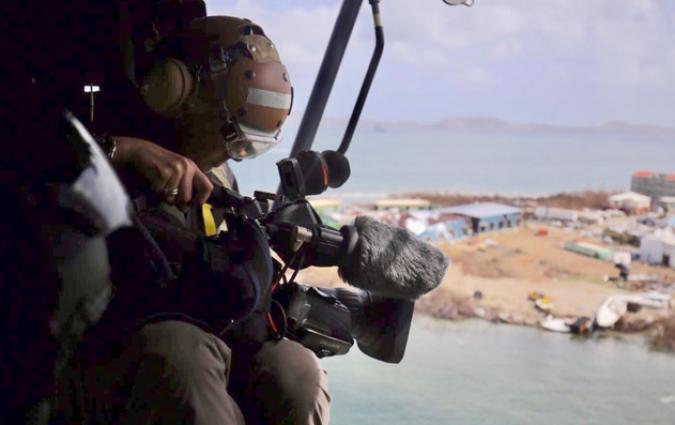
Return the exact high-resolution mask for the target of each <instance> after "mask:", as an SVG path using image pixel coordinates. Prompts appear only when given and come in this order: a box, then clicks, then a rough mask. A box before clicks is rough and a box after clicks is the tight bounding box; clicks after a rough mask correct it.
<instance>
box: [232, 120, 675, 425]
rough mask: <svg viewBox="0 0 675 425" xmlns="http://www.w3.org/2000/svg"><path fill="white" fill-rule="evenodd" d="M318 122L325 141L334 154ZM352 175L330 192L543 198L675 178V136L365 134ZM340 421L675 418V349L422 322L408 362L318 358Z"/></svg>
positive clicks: (269, 174)
mask: <svg viewBox="0 0 675 425" xmlns="http://www.w3.org/2000/svg"><path fill="white" fill-rule="evenodd" d="M292 136H293V135H292V134H290V137H288V139H287V141H286V142H285V144H282V145H280V146H279V147H277V148H275V149H274V150H273V151H271V152H270V153H267V154H265V155H264V156H262V157H261V158H259V159H256V160H254V161H244V162H241V163H238V164H235V165H234V169H235V173H236V174H237V176H238V179H239V182H240V186H241V190H242V192H243V193H245V194H251V193H252V192H253V190H256V189H262V190H268V191H274V190H276V187H277V185H278V181H279V180H278V177H277V174H276V168H275V166H274V164H275V162H276V161H278V160H279V159H281V158H284V157H286V156H287V155H288V153H289V150H290V146H291V144H292V140H293V138H292ZM340 137H341V132H339V131H337V130H335V129H326V130H322V131H321V132H320V133H319V136H318V138H317V140H318V142H317V144H316V146H315V149H318V150H323V149H335V148H336V147H337V146H338V142H339V140H340ZM348 157H349V158H350V161H351V168H352V177H351V179H350V180H349V181H348V182H347V184H345V185H344V186H343V187H342V188H340V189H338V190H333V191H329V192H328V193H327V195H328V196H341V197H350V196H354V194H364V193H366V194H370V195H371V196H372V195H375V196H378V195H385V194H389V193H401V192H432V191H439V192H461V193H475V194H494V193H499V194H504V195H541V194H552V193H557V192H563V191H580V190H586V189H593V190H627V189H629V187H630V177H631V174H632V173H633V172H634V171H636V170H640V169H650V170H655V171H663V172H675V162H673V158H675V140H663V139H651V140H650V139H646V138H626V137H620V136H616V137H610V136H606V135H605V136H600V135H592V134H569V135H561V134H555V135H552V134H527V135H512V134H511V135H496V134H470V133H459V132H443V131H432V130H424V131H420V130H405V131H392V130H385V131H374V130H362V131H357V133H356V135H355V137H354V142H353V147H352V148H351V149H350V152H349V153H348ZM322 364H323V366H324V367H325V368H326V369H327V371H328V376H329V385H330V389H331V394H332V396H333V408H332V413H331V414H332V420H331V423H332V424H333V425H351V424H373V425H378V424H381V425H404V424H405V425H407V424H415V425H423V424H467V425H468V424H472V425H473V424H486V425H492V424H494V425H510V424H513V425H528V424H532V425H541V424H551V425H564V424H575V425H576V424H612V425H620V424H626V425H634V424H650V425H660V424H671V425H672V424H675V355H672V354H666V353H660V352H653V351H650V350H649V348H648V347H647V345H646V343H645V340H644V338H643V337H642V336H635V335H633V336H626V335H621V336H618V335H607V334H602V335H600V334H598V335H594V336H592V337H590V338H588V339H584V338H578V337H573V336H569V335H564V334H553V333H548V332H544V331H542V330H539V329H534V328H525V327H518V326H506V325H495V324H491V323H486V322H479V321H467V322H441V321H435V320H431V319H425V318H421V317H417V318H416V320H415V322H414V326H413V329H412V332H411V336H410V341H409V345H408V349H407V353H406V356H405V358H404V360H403V362H402V363H401V364H399V365H388V364H384V363H381V362H378V361H376V360H373V359H371V358H368V357H366V356H365V355H363V354H361V353H360V352H359V351H358V348H356V347H355V348H353V349H352V351H351V352H350V353H349V354H348V355H346V356H341V357H337V358H329V359H324V360H322Z"/></svg>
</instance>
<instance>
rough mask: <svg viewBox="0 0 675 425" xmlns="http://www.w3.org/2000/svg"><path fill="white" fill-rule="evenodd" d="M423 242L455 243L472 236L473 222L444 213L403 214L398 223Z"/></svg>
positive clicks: (413, 212)
mask: <svg viewBox="0 0 675 425" xmlns="http://www.w3.org/2000/svg"><path fill="white" fill-rule="evenodd" d="M397 224H398V225H399V226H400V227H403V228H405V229H407V230H409V231H410V232H412V233H413V234H415V235H416V236H417V237H419V238H420V239H423V240H427V241H432V242H439V241H455V240H460V239H464V238H465V237H467V236H469V235H471V233H472V231H471V220H469V219H468V218H467V217H464V216H461V215H458V214H452V213H447V212H442V211H410V212H406V213H404V214H401V216H400V217H399V221H398V223H397Z"/></svg>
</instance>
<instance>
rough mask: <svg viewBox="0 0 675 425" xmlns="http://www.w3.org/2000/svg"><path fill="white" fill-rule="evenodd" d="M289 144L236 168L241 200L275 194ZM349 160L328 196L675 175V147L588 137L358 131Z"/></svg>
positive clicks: (591, 183)
mask: <svg viewBox="0 0 675 425" xmlns="http://www.w3.org/2000/svg"><path fill="white" fill-rule="evenodd" d="M341 135H342V133H341V132H340V131H338V130H337V129H330V128H329V129H325V130H323V131H321V132H320V133H319V136H318V137H317V143H316V146H315V149H317V150H324V149H329V148H332V149H335V148H336V147H337V145H338V141H339V140H340V137H341ZM292 142H293V132H292V131H291V132H289V135H288V136H287V137H286V140H285V141H284V142H283V144H281V145H280V146H279V147H278V148H275V150H274V151H271V152H269V153H266V154H265V155H263V156H261V157H260V158H258V159H255V160H252V161H244V162H242V163H240V164H235V166H234V167H235V172H236V173H237V176H238V178H239V181H240V184H241V186H242V190H243V192H244V193H251V192H252V191H253V190H254V189H261V188H262V189H266V190H269V189H275V188H276V186H277V184H278V181H279V180H278V177H277V174H276V167H275V166H274V163H275V162H276V161H278V160H279V159H281V158H284V157H286V156H287V155H288V153H289V150H290V147H291V145H292ZM348 156H349V158H350V161H351V168H352V177H351V179H350V180H349V181H348V182H347V183H346V184H345V186H343V187H342V188H340V189H338V190H337V191H332V193H336V194H340V193H342V194H344V193H350V192H387V193H390V192H404V191H451V192H471V193H502V194H548V193H555V192H561V191H574V190H583V189H607V190H613V189H618V190H622V189H627V188H628V187H629V185H630V176H631V174H632V173H633V172H634V171H635V170H638V169H653V170H657V171H670V172H675V164H673V158H675V140H667V139H640V138H625V137H620V136H616V137H611V136H606V135H602V136H601V135H593V134H570V135H559V134H553V135H552V134H540V135H537V134H527V135H498V134H471V133H459V132H444V131H435V130H405V131H393V130H387V131H374V130H362V131H357V133H356V135H355V137H354V141H353V146H352V148H350V152H349V155H348ZM329 193H331V192H329Z"/></svg>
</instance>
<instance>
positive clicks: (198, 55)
mask: <svg viewBox="0 0 675 425" xmlns="http://www.w3.org/2000/svg"><path fill="white" fill-rule="evenodd" d="M162 44H163V45H161V46H159V47H158V48H157V49H156V51H157V53H158V56H159V57H160V59H159V60H157V61H156V62H155V64H154V66H152V67H151V68H150V69H149V70H148V71H147V72H146V73H145V74H144V75H143V77H142V78H141V83H140V85H139V88H140V91H141V95H142V98H143V99H144V101H145V103H146V105H147V106H148V107H149V108H150V109H151V110H152V111H154V112H156V113H157V114H160V115H162V116H164V117H167V118H172V119H179V118H182V117H185V116H187V115H189V114H199V113H211V114H212V115H214V118H217V119H220V120H221V126H220V130H221V133H222V135H223V137H224V139H225V141H226V146H227V149H228V153H229V154H230V157H231V158H233V159H236V160H240V159H243V158H252V157H255V156H257V155H259V154H261V153H262V152H264V151H266V150H268V149H269V148H271V147H272V146H274V145H276V144H277V143H279V142H280V141H281V126H282V124H283V123H284V121H285V120H286V118H287V117H288V115H289V114H290V111H291V109H292V105H293V87H292V85H291V83H290V78H289V76H288V70H287V69H286V67H285V66H284V65H283V64H282V63H281V60H280V58H279V54H278V53H277V51H276V47H275V46H274V44H273V43H272V42H271V40H270V39H269V38H267V36H266V35H265V34H264V32H263V30H262V29H261V28H260V26H258V25H256V24H254V23H252V22H251V21H250V20H248V19H240V18H234V17H228V16H208V17H203V18H198V19H195V20H193V21H192V22H191V23H190V25H189V26H188V28H187V30H185V31H183V32H180V33H178V34H176V35H174V36H170V37H167V40H166V41H165V42H164V43H162ZM178 58H180V59H178ZM214 111H215V114H214Z"/></svg>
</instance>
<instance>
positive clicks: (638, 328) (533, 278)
mask: <svg viewBox="0 0 675 425" xmlns="http://www.w3.org/2000/svg"><path fill="white" fill-rule="evenodd" d="M611 194H612V193H611V192H607V191H588V190H587V191H581V192H575V193H558V194H554V195H550V196H545V197H529V196H527V197H520V196H519V197H509V196H504V195H489V196H486V195H476V194H461V193H453V192H444V193H439V192H424V193H406V194H398V195H390V197H391V198H419V199H425V200H427V201H429V203H430V205H432V206H433V207H445V206H451V205H457V204H466V203H472V202H499V203H506V204H510V205H517V206H519V207H520V208H522V209H523V210H524V212H525V220H524V222H523V225H521V226H520V227H519V228H516V229H509V230H500V231H492V232H486V233H481V234H480V235H474V236H470V237H466V238H463V239H459V240H453V241H451V242H438V243H436V245H437V246H438V247H439V248H440V249H441V250H442V251H443V252H444V253H445V254H446V255H447V256H448V257H449V258H450V260H451V265H450V267H449V269H448V271H447V273H446V275H445V277H444V279H443V282H442V283H441V285H440V286H439V287H438V288H437V289H436V290H434V291H433V292H431V293H430V294H427V295H425V296H423V297H421V298H420V299H419V300H418V301H417V305H416V309H415V311H416V313H418V314H424V315H428V316H431V317H434V318H438V319H442V320H464V319H481V320H486V321H490V322H497V323H508V324H517V325H524V326H530V327H538V328H541V321H542V320H544V319H545V318H546V317H547V314H551V315H552V316H553V317H554V318H569V319H570V320H573V319H577V318H583V317H586V318H589V319H591V320H592V319H593V318H594V317H595V314H596V312H597V310H598V308H599V307H600V305H602V304H603V302H605V301H606V300H607V299H608V298H609V297H612V296H615V295H627V294H638V293H641V292H645V291H648V290H650V289H649V288H650V287H651V286H650V285H652V284H650V283H648V282H642V281H627V282H623V281H620V280H618V279H617V280H612V279H608V277H611V278H613V279H616V277H617V275H618V270H617V269H616V267H615V266H614V264H613V262H611V260H610V261H603V260H600V259H596V258H591V257H586V256H583V255H580V254H578V253H575V252H570V251H568V250H566V249H564V247H565V246H566V245H567V244H569V243H571V242H575V241H579V240H592V241H595V243H598V244H609V245H608V246H609V247H610V248H611V249H615V250H617V251H635V249H636V248H635V247H634V246H627V245H621V244H620V243H618V242H616V243H615V242H614V241H612V242H609V241H607V238H606V237H605V236H604V231H606V229H608V228H609V227H610V226H616V225H617V224H629V223H633V222H635V218H634V217H631V216H628V217H623V218H614V219H608V220H607V221H605V222H603V223H594V224H588V223H585V224H581V223H577V224H579V225H578V226H577V225H575V226H568V225H564V224H562V225H561V224H556V225H554V226H551V225H549V224H548V223H543V222H538V221H535V220H533V217H532V215H531V212H530V213H528V211H533V210H534V208H536V207H537V206H550V207H559V208H570V209H575V210H581V209H584V208H589V209H601V208H606V207H607V204H608V197H609V196H610V195H611ZM391 214H394V216H396V214H398V213H397V212H395V210H393V211H392V212H391ZM630 267H631V273H632V274H635V275H636V276H637V275H645V276H654V277H655V279H656V282H661V286H660V287H658V289H661V290H667V291H669V292H670V293H671V294H672V293H674V292H675V285H674V284H673V282H675V269H671V268H665V267H657V266H651V265H647V264H644V263H639V262H633V263H632V264H631V266H630ZM300 279H301V280H300V281H301V282H303V283H309V284H312V285H317V286H325V285H329V286H336V285H344V284H343V283H342V282H341V281H340V279H339V277H338V276H337V272H336V270H335V269H330V268H329V269H318V268H310V269H308V270H305V271H303V272H301V273H300ZM532 293H539V294H542V295H544V296H546V297H547V298H548V299H550V300H551V302H552V304H553V306H552V307H551V309H550V310H549V311H548V312H542V311H541V310H539V309H537V308H536V307H535V303H534V302H533V301H531V300H530V299H528V297H530V296H531V294H532ZM542 330H543V328H542ZM604 331H605V330H604V329H602V330H600V332H604ZM610 331H615V332H621V333H642V334H645V335H646V336H648V337H649V338H650V339H651V340H652V342H653V344H654V345H655V346H657V347H664V348H668V349H673V350H675V313H674V312H673V310H672V309H660V310H657V309H648V308H642V310H641V311H639V312H637V313H627V314H625V315H624V316H623V318H622V319H621V320H620V321H619V322H617V323H616V325H615V326H614V327H613V328H612V329H611V330H610Z"/></svg>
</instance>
